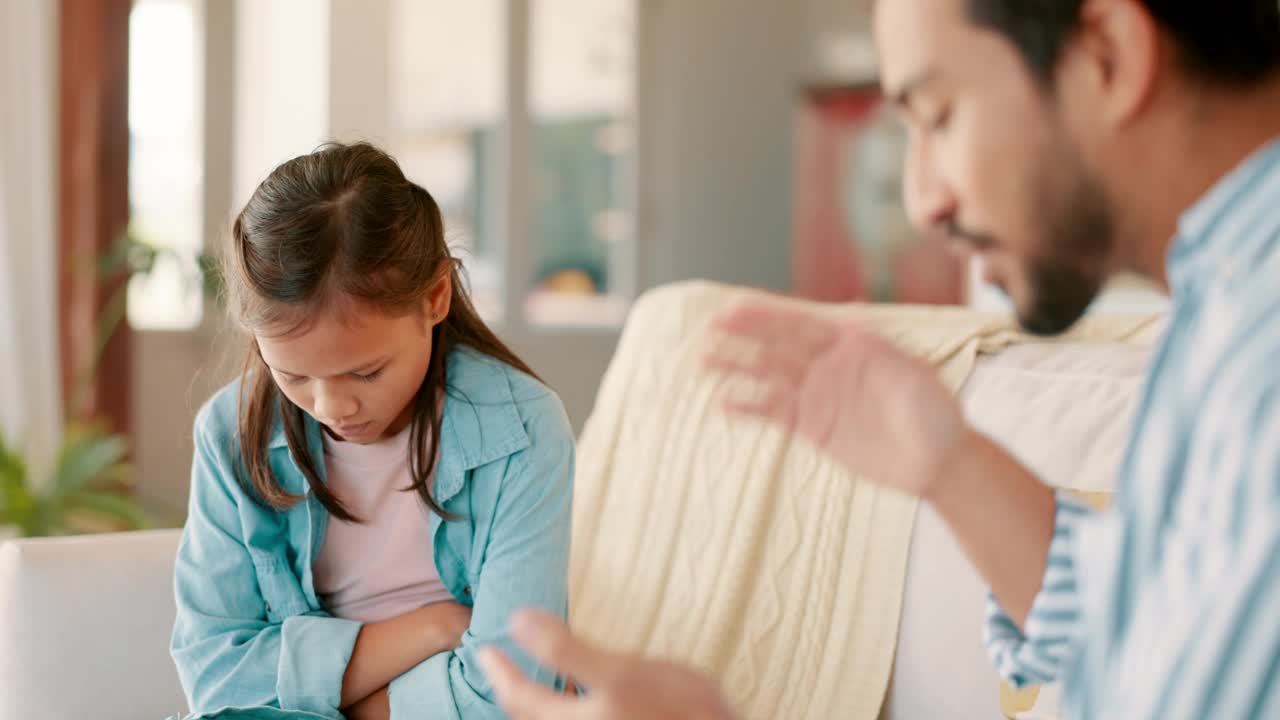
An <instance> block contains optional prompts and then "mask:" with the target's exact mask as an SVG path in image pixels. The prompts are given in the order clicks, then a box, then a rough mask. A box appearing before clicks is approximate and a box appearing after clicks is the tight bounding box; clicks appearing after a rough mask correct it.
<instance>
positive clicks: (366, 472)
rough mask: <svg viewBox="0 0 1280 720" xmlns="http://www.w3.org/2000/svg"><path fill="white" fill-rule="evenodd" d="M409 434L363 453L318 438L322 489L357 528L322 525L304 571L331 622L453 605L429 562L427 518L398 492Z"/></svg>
mask: <svg viewBox="0 0 1280 720" xmlns="http://www.w3.org/2000/svg"><path fill="white" fill-rule="evenodd" d="M409 438H410V432H409V428H406V429H405V430H404V431H402V432H401V433H400V434H398V435H396V436H395V437H393V438H387V439H385V440H381V441H379V442H377V443H374V444H371V445H359V444H356V443H350V442H344V441H341V440H335V439H334V438H332V437H330V436H329V435H328V434H327V433H326V434H325V438H324V460H325V470H326V474H327V476H328V477H327V479H328V487H329V489H330V490H331V491H332V492H333V493H334V494H335V495H336V496H337V497H338V498H339V499H340V500H341V501H342V502H343V504H344V505H345V506H346V507H347V509H348V510H350V511H351V512H352V513H353V514H354V515H355V516H356V517H357V518H359V519H360V520H361V521H362V522H361V523H349V522H345V521H343V520H339V519H338V518H335V517H330V518H329V523H328V526H327V527H326V530H325V536H324V540H323V542H322V543H321V546H320V554H319V555H318V556H317V557H316V560H315V564H314V565H313V567H312V570H313V572H314V575H315V586H316V593H317V594H318V595H319V597H320V600H321V602H322V603H324V606H325V607H326V608H327V609H328V611H329V612H330V613H332V614H333V615H334V617H340V618H345V619H349V620H357V621H360V622H377V621H379V620H386V619H389V618H393V617H396V616H397V615H402V614H404V613H407V612H409V611H411V610H416V609H418V608H420V607H423V606H424V605H430V604H431V603H436V602H442V601H446V600H453V599H454V598H453V595H452V594H450V592H449V591H448V590H447V589H445V587H444V584H443V583H441V582H440V575H439V572H438V571H437V570H436V564H435V559H434V557H433V554H432V549H433V548H432V538H431V525H430V511H429V510H428V509H427V506H426V505H425V504H423V502H422V498H421V497H420V496H419V495H418V493H417V492H414V491H409V492H404V491H403V490H402V488H406V487H409V485H410V483H411V482H412V480H411V476H410V474H409Z"/></svg>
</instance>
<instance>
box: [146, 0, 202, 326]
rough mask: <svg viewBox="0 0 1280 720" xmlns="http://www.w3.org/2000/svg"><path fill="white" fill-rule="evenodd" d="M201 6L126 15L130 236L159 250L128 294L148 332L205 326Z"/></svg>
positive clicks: (167, 4)
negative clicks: (199, 263)
mask: <svg viewBox="0 0 1280 720" xmlns="http://www.w3.org/2000/svg"><path fill="white" fill-rule="evenodd" d="M195 2H196V0H135V1H134V3H133V9H132V11H131V14H130V16H129V206H130V207H129V233H130V236H131V238H132V240H133V241H134V242H138V243H142V244H143V245H144V246H146V247H148V248H150V249H152V250H154V251H155V252H156V255H155V263H154V266H153V267H152V269H151V271H150V272H148V273H143V274H139V275H135V276H134V277H133V279H132V280H131V282H130V285H129V291H128V317H129V322H130V324H131V325H133V326H134V327H136V328H139V329H145V330H184V329H190V328H193V327H195V326H197V325H199V324H200V319H201V313H202V310H203V308H202V299H203V290H202V284H201V282H200V274H199V270H198V266H197V263H196V259H197V256H198V254H199V252H200V250H201V235H202V224H203V214H202V205H201V203H202V198H201V177H202V175H203V168H202V167H201V164H202V156H201V126H202V123H201V112H202V110H203V102H202V100H201V98H202V92H203V84H202V82H201V79H202V55H201V52H202V50H201V45H202V42H201V34H200V33H198V32H197V23H198V19H199V17H200V16H199V13H198V12H197V8H196V7H195Z"/></svg>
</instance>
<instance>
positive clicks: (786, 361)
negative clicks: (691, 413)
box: [702, 347, 805, 385]
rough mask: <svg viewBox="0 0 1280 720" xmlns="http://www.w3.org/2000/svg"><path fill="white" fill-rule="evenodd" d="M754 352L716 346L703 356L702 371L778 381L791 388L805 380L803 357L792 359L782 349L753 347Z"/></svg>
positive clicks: (792, 357) (790, 355)
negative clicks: (783, 381)
mask: <svg viewBox="0 0 1280 720" xmlns="http://www.w3.org/2000/svg"><path fill="white" fill-rule="evenodd" d="M755 350H756V351H755V352H754V353H748V352H739V351H737V350H736V349H734V348H729V347H718V348H715V349H713V350H711V351H709V352H708V353H707V354H706V355H703V357H702V369H703V371H704V372H708V373H712V374H715V375H724V376H727V377H730V378H732V377H736V376H741V377H747V378H750V379H752V380H757V381H765V380H769V379H781V380H785V381H786V382H789V383H791V384H794V385H798V384H800V382H801V381H802V380H803V378H804V371H805V364H804V359H803V358H797V357H794V356H793V355H792V354H790V353H789V352H788V351H787V350H786V349H785V348H766V347H758V348H755Z"/></svg>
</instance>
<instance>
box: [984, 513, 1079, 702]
mask: <svg viewBox="0 0 1280 720" xmlns="http://www.w3.org/2000/svg"><path fill="white" fill-rule="evenodd" d="M1090 512H1091V511H1090V509H1089V507H1088V506H1087V505H1085V504H1084V503H1083V502H1082V501H1080V500H1078V499H1075V498H1073V497H1071V496H1070V495H1068V494H1066V493H1063V492H1061V491H1060V492H1059V493H1058V495H1057V510H1056V512H1055V516H1054V527H1053V540H1052V542H1051V543H1050V544H1049V558H1048V562H1047V563H1046V565H1045V573H1044V578H1043V580H1042V581H1041V583H1040V592H1039V593H1037V594H1036V597H1035V600H1034V601H1033V602H1032V604H1031V611H1030V613H1028V615H1027V622H1026V626H1025V628H1019V627H1018V626H1017V624H1016V623H1014V621H1013V619H1012V618H1010V617H1009V614H1008V613H1006V612H1005V610H1004V608H1003V607H1001V606H1000V602H999V601H998V600H996V598H995V596H994V595H989V596H988V598H987V613H986V624H985V627H984V632H983V641H984V642H985V643H986V646H987V653H988V654H989V655H990V656H991V661H992V662H993V663H994V664H995V668H996V672H998V673H999V674H1000V675H1001V676H1002V677H1003V678H1004V679H1005V680H1006V681H1007V682H1008V683H1009V684H1010V685H1012V686H1013V687H1015V688H1023V687H1026V686H1028V685H1043V684H1045V683H1050V682H1053V681H1055V680H1057V679H1058V677H1059V675H1060V674H1061V671H1062V669H1063V667H1064V666H1065V664H1066V662H1067V660H1069V659H1070V656H1071V652H1072V651H1073V648H1074V647H1075V646H1076V644H1077V639H1078V638H1079V637H1080V632H1081V620H1080V592H1079V585H1078V581H1077V575H1076V567H1075V559H1074V558H1073V556H1072V541H1073V537H1074V533H1075V529H1076V526H1077V524H1078V523H1079V522H1080V520H1081V519H1082V518H1085V517H1086V516H1088V515H1089V514H1090Z"/></svg>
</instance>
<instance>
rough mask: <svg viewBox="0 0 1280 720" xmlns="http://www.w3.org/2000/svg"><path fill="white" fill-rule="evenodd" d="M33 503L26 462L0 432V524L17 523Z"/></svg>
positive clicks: (19, 522)
mask: <svg viewBox="0 0 1280 720" xmlns="http://www.w3.org/2000/svg"><path fill="white" fill-rule="evenodd" d="M32 504H33V499H32V497H31V494H30V489H29V488H28V487H27V464H26V462H25V461H24V460H23V459H22V456H21V455H19V454H18V452H17V450H15V449H13V448H11V447H9V443H8V441H7V440H6V439H5V437H4V433H0V524H5V525H18V524H21V518H22V517H23V515H25V514H26V513H27V512H29V511H30V508H31V506H32Z"/></svg>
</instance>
